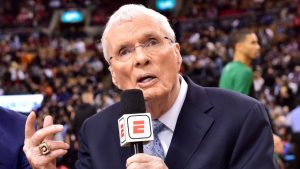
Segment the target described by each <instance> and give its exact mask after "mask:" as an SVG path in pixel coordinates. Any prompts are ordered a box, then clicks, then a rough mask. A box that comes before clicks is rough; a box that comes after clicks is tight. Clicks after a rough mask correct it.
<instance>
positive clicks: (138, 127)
mask: <svg viewBox="0 0 300 169" xmlns="http://www.w3.org/2000/svg"><path fill="white" fill-rule="evenodd" d="M144 124H145V121H143V120H139V121H133V134H139V133H144V128H145V126H144Z"/></svg>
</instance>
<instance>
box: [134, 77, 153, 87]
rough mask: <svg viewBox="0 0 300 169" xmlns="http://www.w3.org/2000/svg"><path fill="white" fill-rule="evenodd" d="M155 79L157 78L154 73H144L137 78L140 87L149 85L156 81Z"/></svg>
mask: <svg viewBox="0 0 300 169" xmlns="http://www.w3.org/2000/svg"><path fill="white" fill-rule="evenodd" d="M155 79H157V77H156V76H154V75H149V74H148V75H142V76H139V77H138V78H137V84H138V86H139V87H142V88H143V87H148V86H150V85H152V84H153V83H155Z"/></svg>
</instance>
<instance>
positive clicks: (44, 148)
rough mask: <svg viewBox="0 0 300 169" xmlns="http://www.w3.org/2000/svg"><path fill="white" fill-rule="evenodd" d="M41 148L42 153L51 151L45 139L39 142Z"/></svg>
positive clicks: (45, 153)
mask: <svg viewBox="0 0 300 169" xmlns="http://www.w3.org/2000/svg"><path fill="white" fill-rule="evenodd" d="M39 149H40V153H41V155H47V154H49V153H50V152H51V149H50V147H49V145H48V144H47V143H46V142H44V141H43V142H42V143H41V144H39Z"/></svg>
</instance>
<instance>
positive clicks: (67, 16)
mask: <svg viewBox="0 0 300 169" xmlns="http://www.w3.org/2000/svg"><path fill="white" fill-rule="evenodd" d="M83 20H84V15H83V14H82V12H81V11H79V10H75V9H72V10H67V11H63V12H62V14H61V16H60V21H61V22H62V23H80V22H82V21H83Z"/></svg>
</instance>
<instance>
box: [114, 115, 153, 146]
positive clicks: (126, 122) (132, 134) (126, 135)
mask: <svg viewBox="0 0 300 169" xmlns="http://www.w3.org/2000/svg"><path fill="white" fill-rule="evenodd" d="M118 125H119V135H120V144H121V146H125V145H127V144H128V143H131V142H138V141H151V140H153V129H152V121H151V115H150V113H138V114H124V115H123V116H122V117H121V118H120V119H119V120H118Z"/></svg>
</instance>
